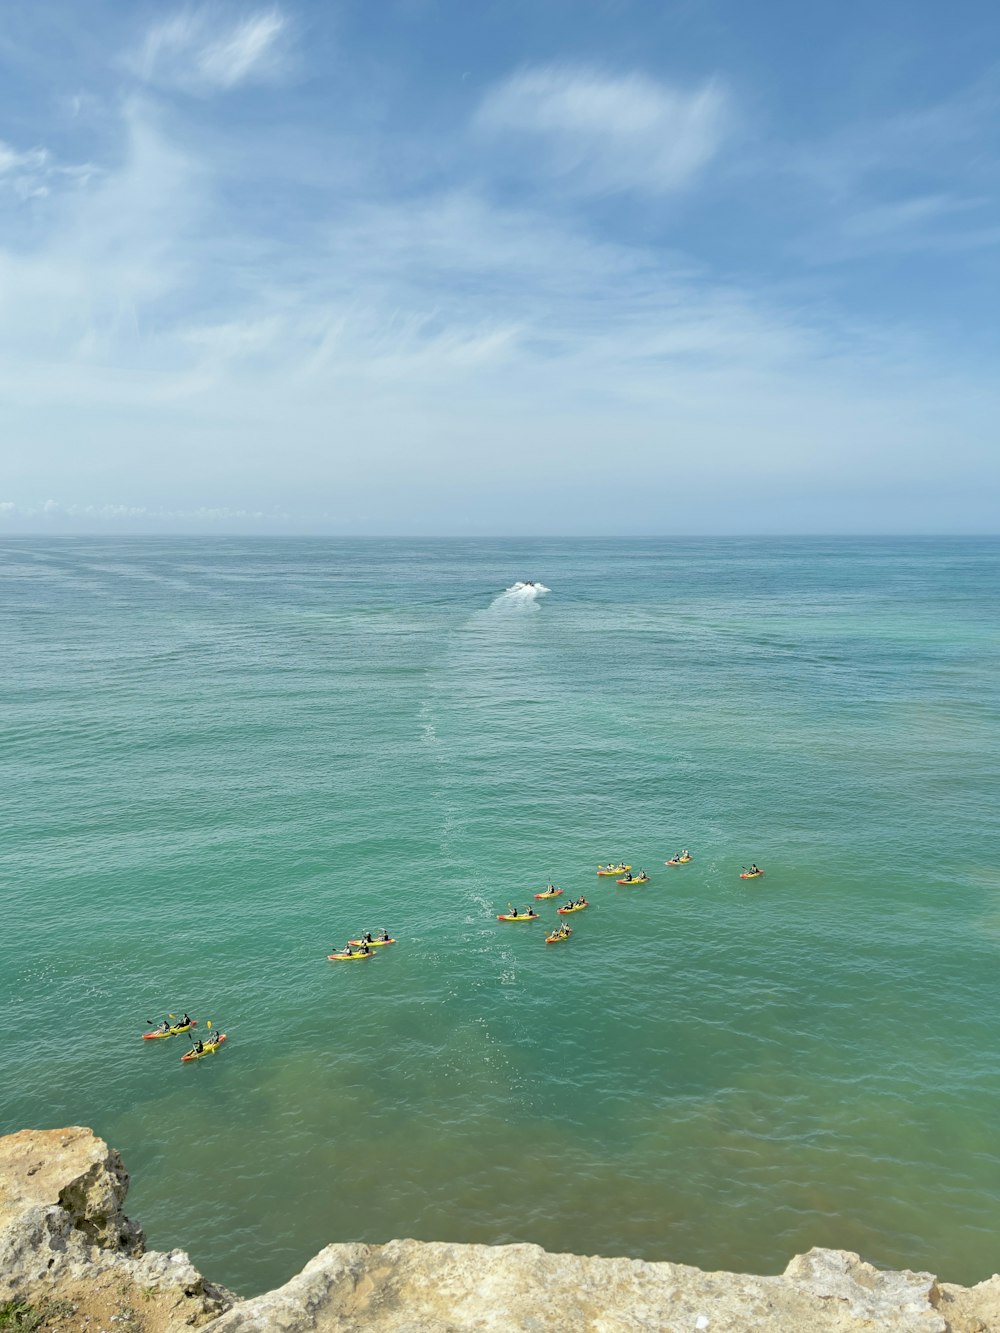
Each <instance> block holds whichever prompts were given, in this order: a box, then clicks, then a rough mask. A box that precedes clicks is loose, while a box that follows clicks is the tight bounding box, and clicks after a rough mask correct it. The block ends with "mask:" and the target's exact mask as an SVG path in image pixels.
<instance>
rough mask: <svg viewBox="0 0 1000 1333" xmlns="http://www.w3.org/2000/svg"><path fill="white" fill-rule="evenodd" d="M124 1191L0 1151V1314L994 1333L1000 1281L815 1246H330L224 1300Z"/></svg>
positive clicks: (89, 1158)
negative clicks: (736, 1253)
mask: <svg viewBox="0 0 1000 1333" xmlns="http://www.w3.org/2000/svg"><path fill="white" fill-rule="evenodd" d="M127 1189H128V1175H127V1174H126V1172H125V1168H124V1166H123V1165H122V1160H121V1158H120V1157H119V1156H118V1154H117V1153H116V1152H114V1151H113V1150H112V1149H110V1148H108V1146H107V1144H105V1143H103V1142H102V1141H101V1140H100V1139H99V1138H97V1137H96V1136H95V1135H94V1134H92V1133H91V1132H90V1130H87V1129H79V1128H71V1129H63V1130H49V1131H44V1132H41V1131H30V1130H23V1131H22V1132H21V1133H19V1134H11V1135H9V1136H8V1137H7V1138H2V1139H0V1303H2V1302H4V1301H9V1300H16V1301H23V1302H26V1303H27V1304H28V1305H30V1306H31V1307H32V1308H33V1312H34V1315H37V1317H38V1318H37V1320H36V1321H35V1322H36V1323H38V1327H39V1333H48V1331H49V1330H59V1333H77V1331H78V1330H87V1331H89V1333H104V1330H108V1331H109V1333H185V1330H186V1329H187V1328H190V1327H193V1326H200V1327H201V1330H202V1333H518V1331H519V1330H523V1333H754V1331H755V1330H760V1331H761V1333H860V1331H861V1330H866V1331H867V1333H1000V1277H997V1276H994V1277H992V1278H990V1279H989V1281H987V1282H981V1283H979V1285H978V1286H976V1287H958V1286H953V1285H951V1284H949V1283H941V1284H938V1282H937V1281H936V1279H935V1278H934V1277H933V1276H932V1275H931V1274H930V1273H911V1272H909V1271H907V1270H903V1271H901V1272H884V1271H881V1270H879V1269H876V1268H873V1267H872V1265H871V1264H868V1263H865V1262H864V1261H863V1260H862V1259H860V1258H859V1257H858V1256H857V1255H856V1254H849V1253H846V1252H844V1251H841V1250H820V1249H815V1250H810V1251H809V1253H808V1254H803V1255H798V1256H797V1257H796V1258H794V1259H793V1260H792V1261H791V1263H789V1265H788V1267H787V1268H786V1269H785V1272H784V1274H783V1275H781V1276H776V1277H754V1276H751V1275H747V1274H739V1273H704V1272H702V1271H701V1270H700V1269H697V1268H688V1267H686V1266H684V1265H682V1264H670V1263H645V1262H643V1261H641V1260H634V1259H587V1258H582V1257H580V1256H579V1255H572V1254H548V1253H547V1252H546V1251H545V1250H542V1249H539V1248H538V1246H536V1245H504V1246H488V1245H450V1244H436V1243H423V1242H419V1241H413V1240H396V1241H390V1242H389V1243H388V1244H386V1245H361V1244H349V1245H330V1246H328V1247H327V1248H326V1249H325V1250H322V1251H321V1252H320V1253H319V1254H318V1255H317V1256H316V1257H315V1259H313V1260H311V1261H310V1263H308V1264H307V1265H306V1266H305V1268H304V1269H303V1270H302V1272H301V1273H299V1274H298V1276H297V1277H294V1278H292V1280H291V1281H290V1282H288V1283H286V1284H285V1286H283V1287H279V1288H278V1289H277V1290H276V1291H272V1292H268V1293H267V1294H265V1295H263V1296H258V1297H255V1298H254V1299H253V1300H248V1301H239V1300H238V1299H237V1298H236V1297H235V1296H234V1295H233V1293H232V1292H229V1291H226V1289H225V1288H224V1287H219V1286H216V1285H214V1284H213V1283H210V1282H207V1281H206V1280H205V1278H203V1277H202V1275H201V1274H200V1273H199V1272H198V1270H197V1269H196V1268H195V1267H194V1265H193V1264H192V1263H191V1261H190V1259H189V1258H188V1256H187V1255H186V1254H185V1253H184V1251H183V1250H171V1251H170V1252H169V1253H166V1254H161V1253H157V1252H155V1251H151V1252H148V1253H146V1252H144V1248H143V1236H142V1231H141V1228H139V1227H138V1226H136V1225H134V1224H133V1223H131V1222H129V1220H128V1219H127V1218H126V1216H125V1214H124V1213H123V1211H122V1208H123V1205H124V1202H125V1194H126V1191H127ZM33 1326H34V1325H33Z"/></svg>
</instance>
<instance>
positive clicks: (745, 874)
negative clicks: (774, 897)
mask: <svg viewBox="0 0 1000 1333" xmlns="http://www.w3.org/2000/svg"><path fill="white" fill-rule="evenodd" d="M763 873H764V872H763V870H754V871H753V872H752V873H751V872H750V871H749V870H744V871H743V874H742V875H740V879H760V877H761V875H763Z"/></svg>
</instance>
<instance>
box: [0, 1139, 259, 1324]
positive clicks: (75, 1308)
mask: <svg viewBox="0 0 1000 1333" xmlns="http://www.w3.org/2000/svg"><path fill="white" fill-rule="evenodd" d="M127 1191H128V1173H127V1172H126V1170H125V1167H124V1164H123V1163H122V1159H121V1157H120V1156H119V1155H118V1153H117V1152H115V1151H114V1149H112V1148H109V1147H108V1145H107V1144H106V1143H104V1142H103V1140H101V1139H99V1138H97V1136H96V1135H95V1134H93V1133H92V1132H91V1131H90V1130H89V1129H80V1128H78V1127H72V1128H69V1129H53V1130H27V1129H26V1130H21V1132H20V1133H18V1134H8V1135H7V1136H6V1137H5V1138H0V1303H2V1302H7V1301H14V1302H21V1303H23V1304H24V1305H25V1306H28V1307H30V1308H31V1310H32V1311H34V1312H36V1313H37V1312H39V1311H41V1312H42V1313H43V1314H44V1313H45V1312H47V1313H48V1317H47V1318H46V1323H52V1324H54V1323H56V1322H58V1323H59V1324H60V1326H61V1327H63V1328H71V1327H80V1328H84V1327H88V1328H89V1327H92V1326H93V1325H94V1320H95V1319H96V1320H97V1321H98V1322H97V1325H96V1327H97V1328H98V1329H99V1328H101V1327H102V1325H104V1324H107V1323H110V1324H118V1325H121V1326H122V1328H123V1333H141V1331H142V1330H146V1329H148V1330H150V1333H167V1330H171V1329H174V1328H183V1327H184V1326H192V1325H195V1324H203V1323H205V1322H206V1321H207V1320H210V1319H212V1318H214V1317H215V1316H216V1315H218V1314H219V1313H220V1311H222V1310H226V1309H228V1308H229V1306H230V1305H231V1304H232V1303H233V1301H234V1300H235V1299H236V1298H235V1297H234V1296H233V1295H232V1293H230V1292H227V1291H226V1290H225V1289H224V1288H222V1287H217V1286H215V1285H214V1284H213V1283H209V1282H206V1281H205V1279H204V1278H203V1277H202V1276H201V1274H200V1273H199V1272H198V1271H197V1270H196V1269H195V1267H194V1265H193V1264H192V1263H191V1261H190V1259H189V1258H188V1257H187V1255H186V1254H184V1252H183V1251H182V1250H172V1251H171V1252H170V1253H169V1254H156V1253H150V1254H146V1253H144V1248H145V1242H144V1236H143V1233H142V1228H141V1227H139V1226H137V1225H136V1224H134V1223H132V1222H130V1221H129V1220H128V1218H127V1217H126V1216H125V1214H124V1213H123V1212H122V1205H123V1204H124V1202H125V1195H126V1193H127ZM57 1312H58V1313H57Z"/></svg>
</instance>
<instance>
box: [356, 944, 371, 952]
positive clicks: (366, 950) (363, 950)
mask: <svg viewBox="0 0 1000 1333" xmlns="http://www.w3.org/2000/svg"><path fill="white" fill-rule="evenodd" d="M358 953H360V954H370V953H371V949H369V947H368V945H367V943H365V944H362V946H361V948H360V949H359V950H358Z"/></svg>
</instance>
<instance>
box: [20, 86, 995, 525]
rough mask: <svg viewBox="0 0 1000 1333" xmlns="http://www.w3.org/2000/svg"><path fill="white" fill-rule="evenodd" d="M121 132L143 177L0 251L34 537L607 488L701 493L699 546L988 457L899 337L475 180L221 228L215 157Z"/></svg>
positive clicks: (696, 504)
mask: <svg viewBox="0 0 1000 1333" xmlns="http://www.w3.org/2000/svg"><path fill="white" fill-rule="evenodd" d="M125 114H126V117H127V123H126V128H127V131H128V145H129V146H128V151H127V153H126V154H125V155H124V157H123V160H122V162H121V164H120V165H119V166H118V167H117V168H116V169H114V170H111V171H108V172H106V173H105V175H104V176H102V177H101V178H100V179H99V180H98V181H97V182H96V183H95V185H94V187H93V188H92V189H90V190H87V191H84V192H82V193H81V192H79V191H76V192H72V193H71V192H70V191H69V190H68V189H66V190H65V194H64V197H63V198H61V199H56V198H54V199H53V200H51V201H50V207H47V208H46V210H45V218H44V221H45V225H44V226H43V227H38V228H35V229H33V230H32V232H31V236H30V241H29V242H27V243H25V244H23V245H22V246H21V247H20V248H19V249H17V250H15V249H13V248H10V249H4V248H3V247H2V246H0V436H2V438H3V439H4V441H5V443H7V444H8V446H10V453H11V454H12V455H15V456H16V460H17V462H16V470H15V469H10V470H8V472H7V473H6V474H5V479H6V481H7V486H6V488H5V489H6V496H8V497H9V500H8V501H6V503H7V504H11V503H13V504H16V505H18V506H20V508H19V510H18V513H12V511H11V510H10V509H9V508H3V509H0V513H4V514H6V515H7V518H8V519H9V521H10V524H12V525H14V527H17V525H18V524H20V525H21V526H20V528H18V530H27V529H28V528H30V527H31V525H32V524H33V523H36V522H37V523H38V524H39V525H42V526H44V525H45V524H46V523H49V522H50V521H51V522H52V523H55V524H59V523H73V524H76V525H77V527H87V525H88V524H93V525H94V526H101V525H112V526H115V530H121V527H122V525H123V524H131V525H133V526H134V527H136V528H142V527H143V526H145V527H147V528H148V529H149V530H162V528H163V526H164V525H166V526H169V525H170V524H171V523H173V524H174V525H175V526H178V527H179V526H185V525H186V526H190V527H197V526H198V525H203V526H204V527H206V528H208V529H211V530H219V525H220V524H224V523H226V522H231V523H232V524H235V525H243V526H244V527H252V526H253V525H254V524H259V525H260V526H261V530H273V529H271V528H268V526H267V525H268V524H270V523H272V521H274V522H278V521H279V520H278V519H277V518H274V517H273V516H274V514H275V513H277V512H279V510H280V512H281V513H285V514H289V513H291V514H293V515H295V514H298V515H300V517H301V515H303V514H305V515H307V516H308V515H309V514H315V513H317V512H319V513H322V512H324V511H325V512H327V513H331V512H332V513H336V514H337V515H338V516H339V517H338V520H337V521H338V522H343V523H349V522H350V519H351V516H352V515H354V514H356V513H361V512H375V513H378V514H379V516H380V518H379V521H380V523H381V525H382V527H383V529H389V530H391V529H393V528H395V529H397V530H399V529H400V528H404V529H405V528H408V527H413V526H418V527H423V529H424V530H431V531H433V530H434V529H435V528H437V529H438V530H442V529H443V527H444V526H445V525H446V524H447V522H448V517H449V512H454V511H456V509H457V510H460V511H461V512H462V514H463V521H467V522H468V523H470V524H472V525H475V524H477V523H478V524H479V526H480V527H482V526H484V525H485V526H487V527H488V526H489V525H490V523H491V521H493V522H497V521H499V520H498V519H497V517H496V516H497V514H498V513H500V512H502V511H503V507H504V506H505V505H507V506H509V508H508V510H507V511H506V512H508V513H510V514H512V515H516V517H517V522H518V523H519V524H520V526H521V530H522V531H523V530H525V527H526V526H527V527H528V528H529V530H530V528H531V527H535V528H537V527H538V526H539V525H540V524H544V525H545V526H546V527H549V526H551V527H552V530H559V529H561V530H563V531H565V530H567V529H569V530H574V529H575V530H579V529H580V528H581V527H587V526H588V525H589V520H588V517H587V515H589V514H592V513H593V512H595V510H594V504H595V498H596V497H599V495H600V493H601V491H602V490H603V489H605V488H606V487H607V486H609V485H614V486H615V487H616V488H618V489H619V491H620V492H621V493H626V492H627V493H630V494H633V495H634V496H635V497H636V503H637V504H640V503H641V504H646V503H647V499H646V498H644V497H652V498H650V499H648V503H649V504H653V503H654V502H655V501H656V497H657V496H659V497H660V498H661V500H663V503H664V504H668V503H669V494H671V493H676V492H677V491H678V490H679V489H680V490H684V491H685V492H686V494H687V496H688V497H689V510H690V513H691V515H692V517H691V519H690V523H691V524H693V525H694V526H695V527H696V528H697V527H702V528H704V527H705V525H706V524H708V525H711V523H712V522H713V521H714V519H713V516H714V515H716V514H717V513H718V505H719V504H722V503H724V502H725V499H726V496H730V497H736V499H735V500H731V503H732V504H734V505H736V506H737V512H740V511H742V507H743V506H744V505H745V503H746V499H745V497H746V496H750V495H753V494H757V495H762V497H763V501H764V502H765V504H766V503H769V501H768V493H767V487H773V488H774V490H775V492H776V493H780V494H782V495H786V494H787V493H788V491H789V488H790V487H795V486H798V487H799V488H800V490H799V494H801V493H803V492H805V493H808V492H810V490H816V489H817V488H819V487H822V485H823V484H825V483H826V482H827V481H829V480H830V479H834V480H836V479H837V478H842V477H843V476H844V475H849V476H850V477H851V478H852V484H854V485H856V486H857V487H858V489H859V490H865V489H866V488H868V489H869V490H871V489H872V488H873V487H876V486H877V485H879V484H882V483H885V484H888V482H887V480H886V479H887V478H892V477H894V476H898V475H906V476H908V477H912V476H913V475H914V473H915V471H916V469H917V468H918V467H919V468H922V469H923V470H924V472H926V474H927V475H928V476H932V477H933V475H934V472H933V470H934V468H935V467H936V466H938V465H939V464H940V470H941V474H942V476H945V475H947V476H948V477H953V476H956V475H961V474H962V470H963V469H965V470H966V471H967V472H971V471H972V470H973V464H974V465H975V467H976V468H978V469H979V470H980V471H982V469H983V468H984V467H985V466H986V462H985V461H984V462H980V461H979V459H978V455H977V451H982V454H983V459H984V460H987V461H988V458H989V455H988V453H987V452H986V451H987V450H988V449H990V448H992V447H993V441H992V437H990V438H989V439H988V440H987V438H986V434H987V427H986V424H985V423H988V422H990V421H991V420H993V419H995V415H996V410H997V404H996V393H995V391H994V390H993V389H992V388H990V387H988V385H987V384H986V383H985V382H984V381H983V380H977V378H976V376H975V374H969V375H968V376H965V375H964V372H963V376H961V377H960V376H959V375H958V374H954V377H953V378H949V375H948V374H946V373H945V372H943V371H942V370H941V369H940V365H939V364H936V362H939V361H940V358H939V357H937V356H935V355H933V354H931V352H929V351H928V349H927V348H926V347H922V346H920V345H919V344H918V343H917V342H916V340H914V339H910V340H909V341H908V340H907V338H905V337H904V336H903V335H902V333H901V332H900V331H899V330H896V329H885V330H878V329H876V330H875V331H874V332H873V331H872V330H871V329H865V328H858V327H846V326H845V324H844V322H843V321H842V320H839V321H838V319H837V318H836V316H833V317H831V316H830V312H829V311H827V310H824V309H822V308H820V307H819V306H817V304H816V303H815V302H813V303H812V304H811V305H809V306H806V307H803V306H802V305H800V304H799V303H797V302H796V300H795V298H794V294H792V293H790V292H786V294H785V296H784V298H783V299H782V298H779V297H778V296H777V295H775V294H774V293H769V292H767V291H766V290H764V289H762V288H758V289H757V290H750V289H749V288H740V287H737V286H735V285H726V284H724V283H723V282H721V281H719V280H718V279H715V278H713V277H711V275H708V274H706V273H704V272H701V271H698V270H697V269H695V268H694V267H693V266H691V265H684V264H682V263H681V262H679V261H678V260H677V259H676V258H670V257H666V256H665V255H664V254H663V252H662V251H659V250H657V249H654V248H647V247H644V246H626V245H621V244H615V243H612V242H608V241H601V240H598V239H595V238H594V236H593V235H592V234H590V233H588V231H587V230H586V229H585V228H584V227H583V226H582V225H581V223H580V220H579V218H576V217H567V216H566V215H565V214H564V213H563V212H559V213H556V214H546V213H545V212H543V211H540V210H538V209H535V208H528V207H523V208H520V209H515V208H513V207H510V206H506V207H496V206H490V205H488V204H487V203H486V202H485V201H484V200H483V199H482V198H481V197H480V196H479V194H478V193H477V192H476V191H475V190H473V189H471V188H466V189H455V190H451V191H447V192H433V193H432V192H428V193H427V194H425V195H424V196H423V197H422V198H414V197H409V198H392V197H387V196H384V195H380V194H379V193H378V192H377V191H376V189H375V187H374V186H369V191H368V194H367V195H366V196H362V197H356V198H354V200H353V201H352V200H349V199H338V200H337V207H336V208H331V209H330V211H329V213H328V214H327V222H326V227H325V230H323V231H322V232H321V231H320V230H319V229H315V228H314V229H311V230H310V232H309V234H308V236H304V235H303V234H302V233H293V234H290V235H289V237H288V239H287V241H285V242H281V241H279V240H278V239H277V238H275V237H274V236H267V237H263V236H255V235H254V233H253V230H252V226H251V223H250V222H249V221H248V219H247V218H245V217H237V216H233V215H231V214H223V213H221V212H219V211H217V210H218V209H219V208H220V200H219V199H218V198H217V197H216V195H215V192H214V189H213V185H212V182H213V180H214V179H215V178H216V174H217V173H216V171H215V170H213V168H214V167H217V166H223V165H225V164H224V163H221V162H217V161H214V160H211V159H209V158H208V157H207V156H205V155H206V154H208V153H209V152H215V151H218V149H217V148H216V147H214V146H212V147H210V148H202V149H199V150H197V151H196V150H194V149H192V148H190V147H188V148H185V149H182V148H180V147H178V146H177V145H176V144H175V143H173V142H172V141H171V139H170V137H169V136H168V135H167V134H166V133H164V130H163V127H162V124H161V123H160V122H159V120H158V119H157V117H156V116H154V115H151V114H150V111H149V109H148V108H144V107H143V106H141V105H138V104H133V105H132V106H130V107H128V108H127V109H126V112H125ZM60 205H61V206H60ZM959 378H962V382H961V383H959ZM941 421H945V422H946V427H945V430H946V433H947V437H948V440H949V442H952V441H954V443H953V444H951V447H950V449H949V451H948V454H947V458H944V453H943V451H942V450H941V449H940V448H937V449H935V447H934V441H935V439H939V438H940V436H941V426H940V422H941ZM525 477H530V480H531V494H530V495H527V494H524V495H522V494H521V493H520V490H521V489H523V488H519V486H518V482H517V481H516V480H513V481H512V478H515V479H517V478H520V479H522V480H523V478H525ZM762 478H763V482H762V480H761V479H762ZM762 486H763V487H764V491H763V492H762V490H761V487H762ZM55 487H58V488H59V489H58V491H56V493H57V494H61V495H62V496H64V497H72V503H71V504H64V503H56V502H52V504H51V505H50V507H49V508H48V510H46V509H45V506H44V505H42V504H41V503H40V502H39V501H38V500H37V499H35V497H37V496H44V495H45V494H48V493H51V492H52V490H53V489H54V488H55ZM754 487H756V488H757V490H756V492H754V489H753V488H754ZM505 488H506V489H505ZM588 488H589V489H588ZM622 488H624V489H623V490H622ZM982 489H983V491H984V493H985V491H986V490H987V489H988V488H987V487H985V486H984V487H983V488H982ZM515 491H517V492H518V493H517V494H514V492H515ZM505 495H506V496H508V498H507V499H504V498H503V497H504V496H505ZM108 497H110V499H109V498H108ZM394 497H395V498H394ZM664 497H666V499H664ZM119 504H122V505H123V507H122V508H121V510H120V512H119V510H118V509H117V508H116V506H118V505H119ZM272 505H273V506H275V509H272V508H271V506H272ZM109 506H110V507H109ZM491 506H492V509H491ZM531 506H535V508H534V510H532V509H531ZM662 512H663V513H666V512H667V510H666V508H664V509H663V511H662ZM671 512H673V511H671ZM760 513H761V515H763V517H761V518H760V522H761V523H763V524H765V525H766V524H767V523H768V522H770V523H771V525H772V526H774V525H775V524H776V525H777V526H779V527H780V526H781V522H782V520H780V519H775V518H773V517H772V516H771V515H772V514H773V511H772V510H767V509H763V510H761V511H760ZM46 515H47V516H46ZM258 515H260V516H262V517H257V516H258ZM302 521H303V522H305V520H304V519H303V520H302ZM637 521H638V520H637ZM663 521H664V522H666V520H665V519H664V520H663ZM671 521H673V519H671ZM784 521H785V522H786V523H787V522H788V520H787V519H786V520H784ZM287 525H288V526H294V519H293V520H289V521H288V524H287Z"/></svg>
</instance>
